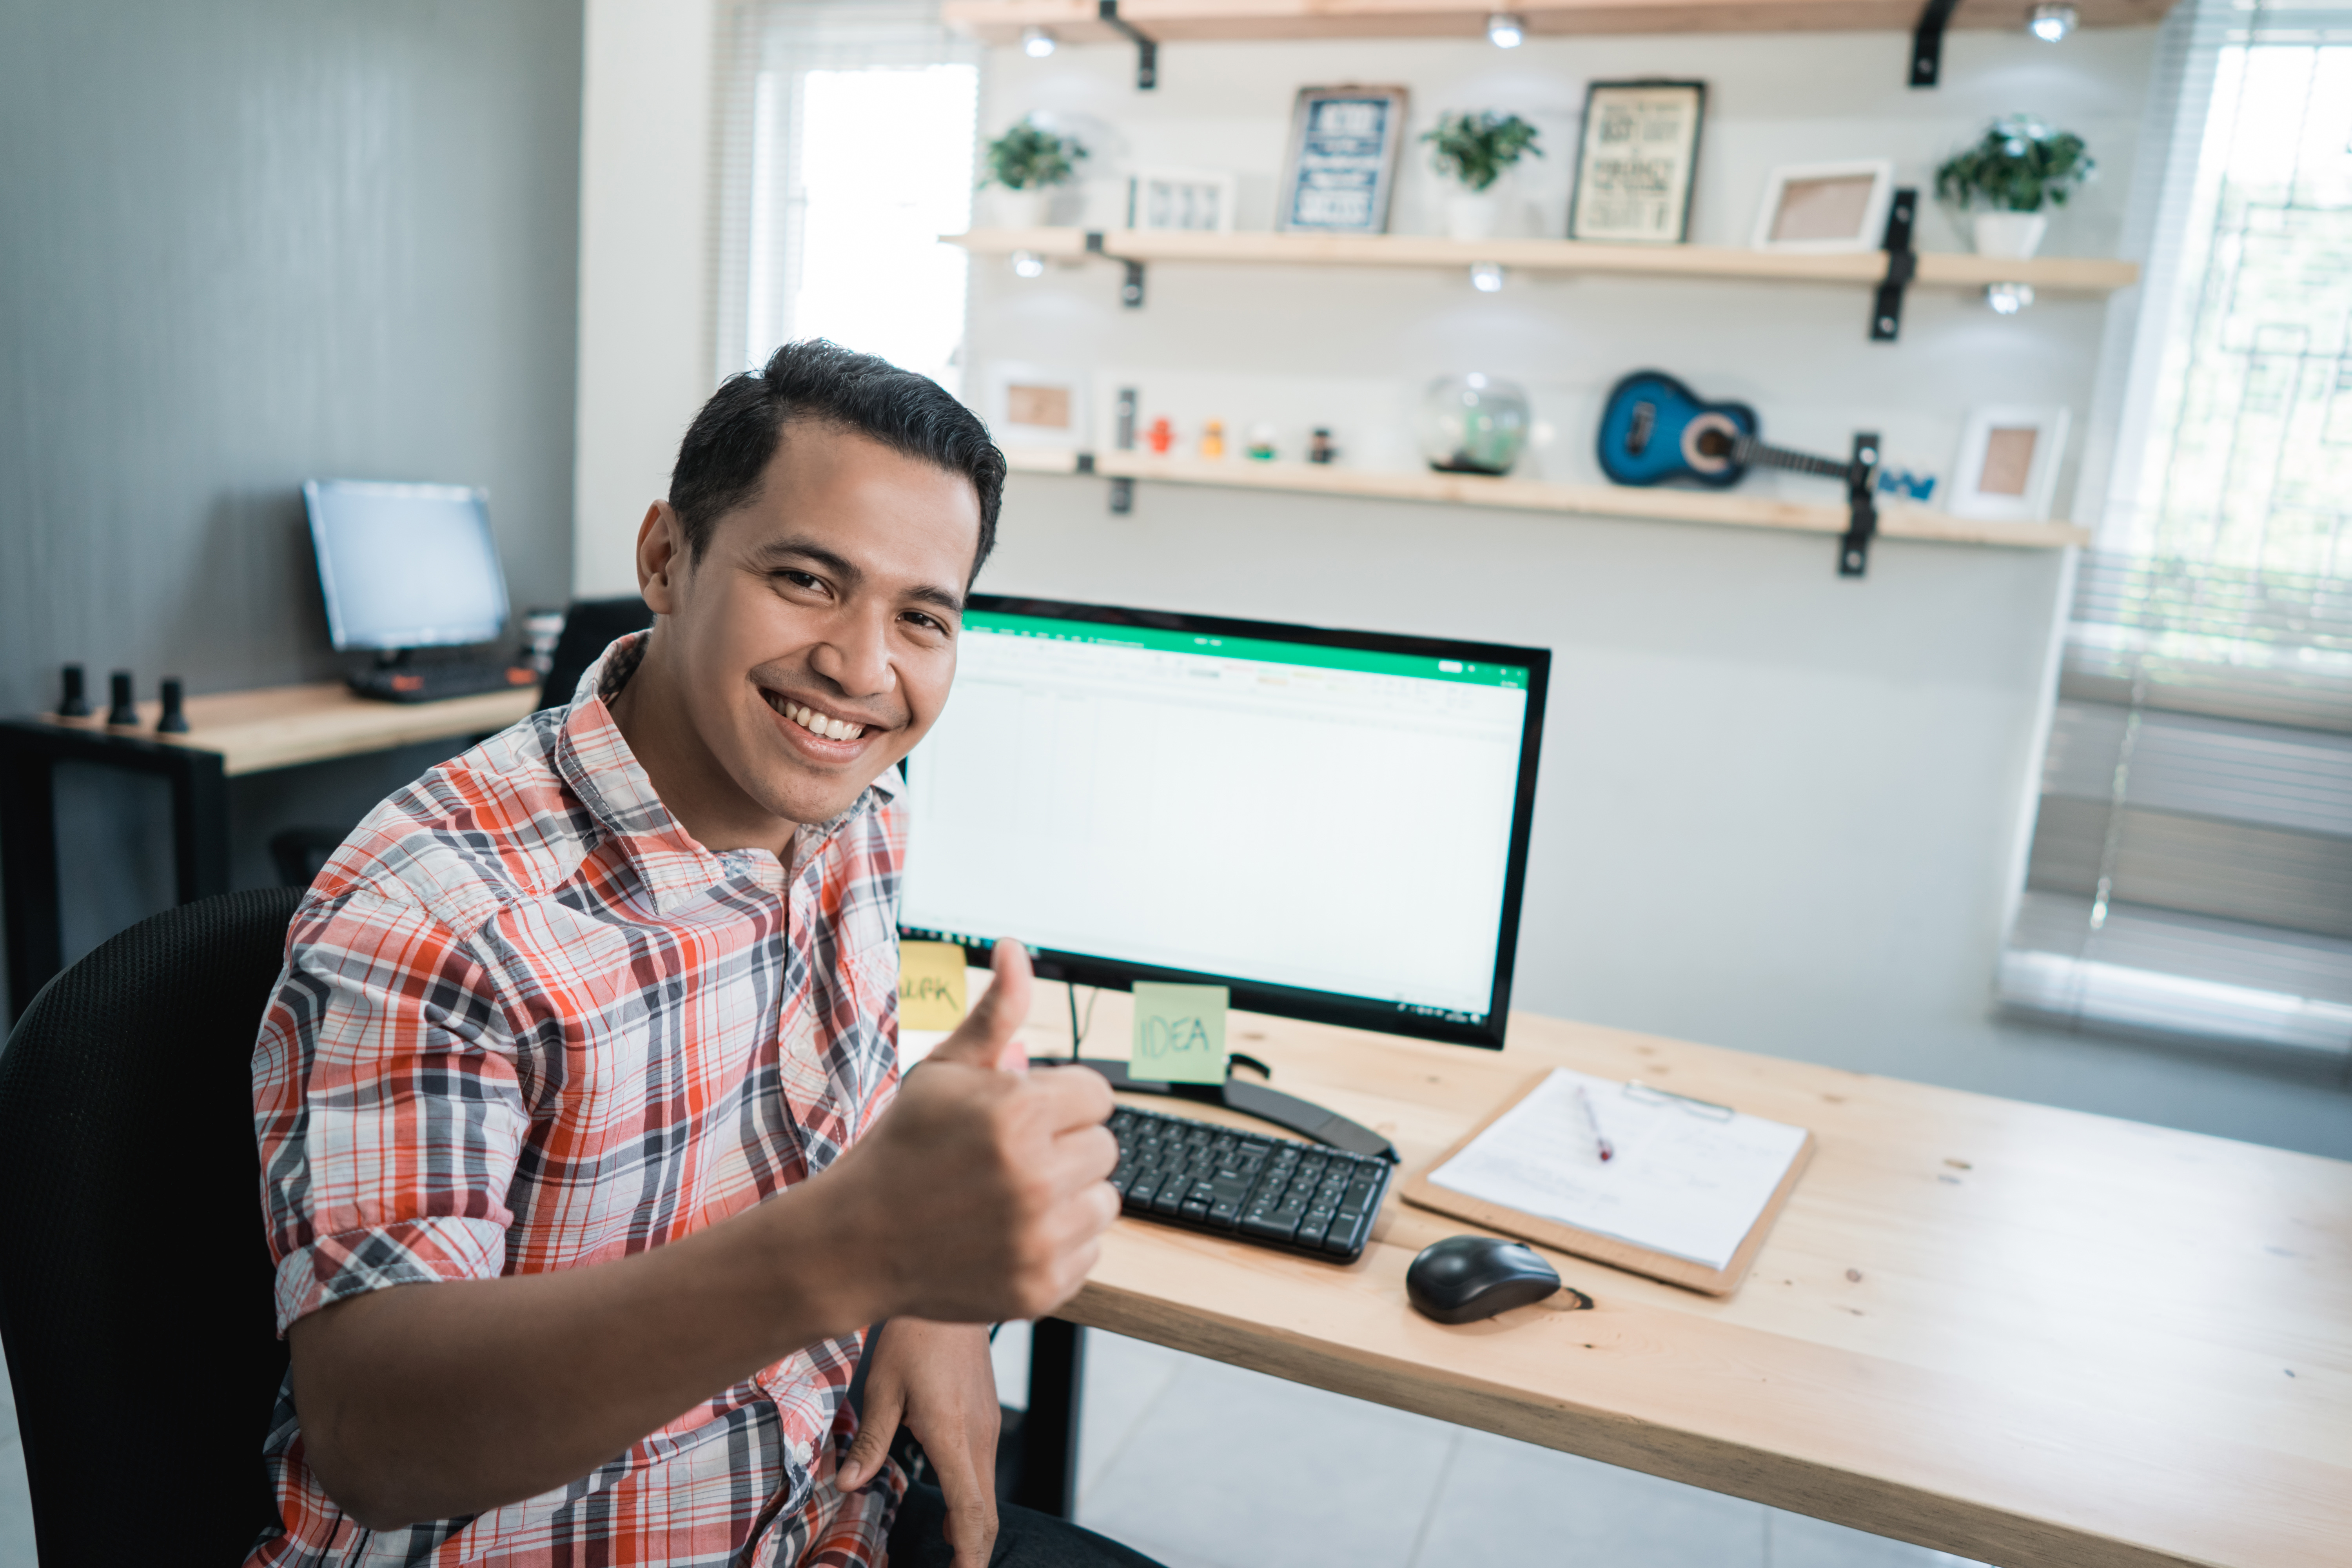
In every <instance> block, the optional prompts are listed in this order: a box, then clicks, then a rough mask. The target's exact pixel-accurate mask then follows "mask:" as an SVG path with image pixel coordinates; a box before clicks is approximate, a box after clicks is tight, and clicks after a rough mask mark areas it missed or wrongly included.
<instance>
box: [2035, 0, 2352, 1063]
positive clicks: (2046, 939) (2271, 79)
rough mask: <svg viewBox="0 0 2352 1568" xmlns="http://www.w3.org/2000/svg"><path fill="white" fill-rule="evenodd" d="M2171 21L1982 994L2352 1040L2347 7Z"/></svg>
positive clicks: (2111, 1024) (2302, 1050) (2351, 114)
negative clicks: (2062, 602)
mask: <svg viewBox="0 0 2352 1568" xmlns="http://www.w3.org/2000/svg"><path fill="white" fill-rule="evenodd" d="M2166 44H2167V46H2168V48H2167V51H2166V52H2165V55H2164V58H2163V59H2162V61H2161V63H2160V67H2159V79H2160V80H2168V81H2169V82H2170V84H2171V87H2170V90H2171V92H2172V93H2173V101H2174V103H2175V104H2176V105H2184V106H2185V108H2184V109H2183V112H2182V118H2181V121H2180V122H2179V124H2178V125H2177V126H2175V127H2173V128H2172V130H2171V138H2172V139H2171V146H2170V148H2169V153H2170V155H2168V156H2166V157H2165V159H2164V163H2165V169H2164V174H2163V178H2162V187H2163V188H2162V189H2161V191H2160V193H2159V198H2158V211H2157V213H2156V215H2155V216H2154V219H2153V222H2152V223H2151V224H2150V225H2149V226H2148V228H2147V229H2146V230H2144V231H2143V232H2145V233H2147V235H2148V238H2149V244H2150V247H2151V253H2150V257H2149V261H2150V265H2149V268H2148V276H2149V288H2148V291H2147V292H2148V299H2147V301H2146V302H2145V304H2144V305H2143V307H2142V311H2143V315H2142V319H2141V320H2140V321H2139V322H2138V323H2137V342H2136V344H2135V347H2134V349H2133V352H2132V353H2131V354H2130V355H2129V379H2130V381H2131V383H2132V385H2131V386H2130V387H2129V389H2128V390H2127V391H2126V392H2125V393H2123V394H2122V395H2121V401H2122V402H2123V403H2124V404H2125V405H2134V404H2136V405H2137V407H2136V408H2131V407H2128V406H2127V411H2126V414H2125V416H2124V417H2123V418H2122V420H2121V421H2120V425H2121V432H2120V434H2119V435H2118V437H2117V438H2116V446H2115V449H2114V452H2113V454H2112V461H2113V463H2114V473H2113V476H2112V480H2111V482H2110V483H2109V485H2108V486H2107V489H2106V496H2105V502H2104V508H2103V512H2102V515H2101V517H2100V529H2099V546H2100V547H2099V549H2098V550H2096V551H2095V552H2088V553H2086V554H2085V555H2084V557H2083V558H2082V559H2081V560H2080V561H2079V562H2078V563H2077V568H2076V574H2075V578H2074V595H2073V600H2072V604H2071V607H2070V612H2069V618H2068V625H2067V627H2066V631H2065V636H2064V641H2063V648H2062V651H2061V655H2060V660H2059V674H2058V692H2057V701H2056V706H2055V710H2054V713H2053V721H2052V727H2051V732H2050V738H2049V744H2048V749H2047V752H2046V754H2045V758H2044V763H2043V768H2042V780H2041V798H2040V803H2039V809H2038V812H2037V815H2036V818H2035V824H2034V830H2033V836H2032V847H2031V851H2030V854H2029V858H2028V867H2027V872H2026V886H2025V892H2024V895H2023V898H2022V900H2021V907H2020V910H2019V913H2018V917H2017V920H2016V921H2015V924H2014V927H2013V929H2012V931H2011V935H2010V939H2009V942H2008V943H2007V944H2006V946H2005V949H2004V952H2003V955H2002V959H2001V963H2000V976H1999V982H1998V988H1999V994H2000V1001H2001V1003H2002V1005H2004V1006H2005V1007H2006V1008H2008V1009H2010V1010H2011V1011H2013V1012H2017V1013H2021V1014H2025V1015H2031V1016H2036V1017H2038V1018H2041V1019H2043V1020H2052V1019H2054V1020H2058V1021H2063V1022H2064V1023H2067V1024H2070V1025H2073V1026H2081V1027H2086V1028H2102V1029H2111V1030H2123V1031H2127V1032H2131V1033H2137V1034H2155V1035H2160V1036H2167V1037H2187V1038H2194V1039H2197V1040H2200V1041H2207V1042H2215V1043H2229V1044H2234V1045H2240V1046H2249V1047H2263V1048H2269V1049H2273V1050H2284V1051H2291V1052H2294V1053H2298V1054H2305V1055H2313V1054H2316V1055H2319V1056H2323V1057H2335V1058H2344V1059H2345V1060H2346V1061H2347V1064H2352V537H2347V534H2352V10H2346V9H2339V8H2323V7H2315V6H2289V5H2260V6H2240V5H2233V4H2228V3H2216V0H2192V4H2191V5H2184V6H2182V7H2181V8H2180V11H2179V13H2177V14H2176V17H2175V22H2174V24H2173V25H2171V26H2169V27H2168V34H2167V37H2166ZM2159 129H2162V128H2161V127H2159ZM2191 154H2193V155H2191ZM2145 155H2146V153H2145V152H2144V156H2145Z"/></svg>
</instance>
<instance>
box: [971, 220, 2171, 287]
mask: <svg viewBox="0 0 2352 1568" xmlns="http://www.w3.org/2000/svg"><path fill="white" fill-rule="evenodd" d="M940 237H941V238H942V239H944V240H946V241H947V242H948V243H949V244H950V245H960V246H961V247H964V248H965V249H966V250H969V251H971V252H972V253H973V254H975V255H980V256H1009V255H1012V254H1013V252H1015V251H1027V252H1029V253H1031V254H1033V255H1035V256H1040V257H1044V258H1046V259H1048V260H1062V261H1083V260H1087V259H1088V258H1103V259H1107V260H1111V261H1135V262H1145V263H1150V262H1163V261H1186V262H1223V263H1228V264H1233V263H1240V264H1245V265H1255V266H1286V267H1393V268H1417V269H1423V270H1432V269H1433V270H1454V269H1461V270H1463V271H1465V272H1466V271H1467V270H1468V268H1471V267H1473V266H1475V265H1477V264H1479V263H1482V262H1487V263H1493V264H1495V265H1496V266H1500V267H1505V268H1513V269H1516V270H1520V271H1526V272H1562V273H1595V274H1614V275H1617V276H1621V277H1642V278H1703V279H1733V280H1746V281H1761V282H1772V283H1843V284H1850V285H1858V286H1861V287H1865V288H1869V287H1875V286H1876V284H1877V283H1878V281H1879V279H1882V278H1884V277H1885V275H1886V253H1885V252H1884V251H1880V250H1865V251H1855V252H1852V253H1849V254H1846V255H1843V256H1790V255H1786V254H1783V253H1781V252H1779V251H1769V250H1744V249H1739V248H1736V247H1729V246H1716V245H1593V244H1589V243H1584V242H1581V241H1577V240H1568V239H1482V240H1454V239H1442V238H1439V237H1436V236H1433V235H1414V234H1382V235H1333V234H1270V233H1263V232H1254V233H1246V234H1187V233H1163V232H1158V231H1151V230H1141V229H1124V228H1115V229H1108V230H1104V231H1101V233H1100V236H1099V238H1098V240H1097V243H1095V244H1093V245H1090V244H1089V243H1088V242H1089V240H1090V239H1095V238H1096V237H1095V236H1093V235H1091V234H1090V233H1089V232H1088V231H1087V230H1086V229H1081V228H976V229H973V230H971V232H970V233H968V234H951V235H942V236H940ZM2138 281H2139V267H2138V265H2137V263H2134V262H2129V261H2110V260H2105V259H2103V258H2092V257H2073V256H2047V257H2037V258H2034V259H2032V260H2030V261H2002V260H1998V259H1995V258H1990V257H1984V256H1977V255H1973V254H1969V253H1965V252H1929V253H1927V254H1923V255H1922V256H1920V258H1919V265H1918V272H1917V275H1916V277H1914V278H1913V279H1912V286H1913V287H1914V288H1922V289H1958V290H1961V291H1964V292H1965V291H1969V290H1973V289H1982V288H1983V287H1984V286H1985V285H1987V284H1988V283H2029V284H2032V286H2033V288H2034V289H2035V290H2036V291H2040V292H2048V293H2053V294H2063V293H2074V294H2107V293H2112V292H2114V291H2115V290H2116V289H2128V288H2130V287H2131V286H2132V285H2133V284H2135V283H2137V282H2138Z"/></svg>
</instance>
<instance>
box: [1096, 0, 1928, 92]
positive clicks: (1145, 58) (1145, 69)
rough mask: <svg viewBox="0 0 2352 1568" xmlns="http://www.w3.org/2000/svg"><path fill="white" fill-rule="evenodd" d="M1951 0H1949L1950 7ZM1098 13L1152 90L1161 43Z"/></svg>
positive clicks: (1101, 9) (1111, 14)
mask: <svg viewBox="0 0 2352 1568" xmlns="http://www.w3.org/2000/svg"><path fill="white" fill-rule="evenodd" d="M1948 5H1949V0H1947V8H1948ZM1096 15H1097V16H1100V17H1101V18H1102V21H1103V26H1107V27H1110V28H1113V29H1115V30H1116V31H1118V32H1119V33H1121V34H1123V35H1125V37H1127V39H1128V41H1129V43H1132V44H1133V45H1134V46H1135V87H1136V90H1137V91H1139V92H1150V90H1151V89H1153V88H1155V87H1158V86H1159V85H1160V45H1159V43H1158V41H1157V40H1155V39H1151V38H1147V37H1144V36H1143V35H1142V34H1141V33H1140V32H1138V31H1137V30H1136V26H1135V24H1134V23H1132V22H1130V21H1129V20H1128V19H1127V18H1126V17H1124V16H1120V15H1119V14H1118V0H1099V3H1098V5H1097V8H1096Z"/></svg>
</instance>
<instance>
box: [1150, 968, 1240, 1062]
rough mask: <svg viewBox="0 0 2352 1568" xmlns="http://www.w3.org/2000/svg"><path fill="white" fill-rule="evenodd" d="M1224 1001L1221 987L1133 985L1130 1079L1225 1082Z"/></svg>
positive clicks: (1153, 983)
mask: <svg viewBox="0 0 2352 1568" xmlns="http://www.w3.org/2000/svg"><path fill="white" fill-rule="evenodd" d="M1228 999H1229V997H1228V994H1227V992H1226V990H1225V988H1224V987H1223V986H1222V985H1163V984H1160V983H1159V982H1157V981H1150V980H1139V981H1137V982H1136V983H1135V1045H1134V1047H1133V1052H1132V1054H1131V1055H1130V1056H1129V1059H1128V1064H1127V1072H1128V1076H1129V1078H1138V1079H1142V1080H1143V1081H1145V1082H1146V1083H1223V1082H1224V1081H1225V1004H1226V1002H1227V1000H1228Z"/></svg>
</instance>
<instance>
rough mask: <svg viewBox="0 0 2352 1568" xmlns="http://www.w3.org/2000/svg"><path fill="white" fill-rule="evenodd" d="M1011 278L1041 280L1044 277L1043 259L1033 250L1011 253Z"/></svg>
mask: <svg viewBox="0 0 2352 1568" xmlns="http://www.w3.org/2000/svg"><path fill="white" fill-rule="evenodd" d="M1013 276H1014V277H1015V278H1043V277H1044V276H1045V258H1044V257H1042V256H1040V255H1038V254H1037V253H1036V252H1035V251H1034V250H1016V251H1014V252H1013Z"/></svg>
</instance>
